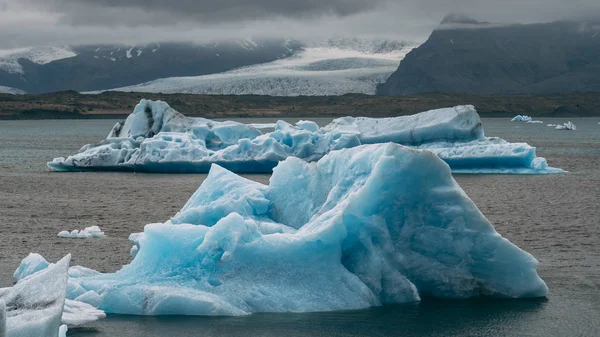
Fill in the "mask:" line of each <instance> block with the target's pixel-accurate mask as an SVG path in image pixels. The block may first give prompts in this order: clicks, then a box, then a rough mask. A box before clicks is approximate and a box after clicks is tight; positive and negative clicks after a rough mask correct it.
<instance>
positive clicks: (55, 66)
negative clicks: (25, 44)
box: [0, 39, 301, 93]
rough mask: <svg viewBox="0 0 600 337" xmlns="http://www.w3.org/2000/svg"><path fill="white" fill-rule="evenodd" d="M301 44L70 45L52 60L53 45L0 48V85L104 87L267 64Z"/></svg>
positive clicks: (48, 89) (36, 90) (44, 88)
mask: <svg viewBox="0 0 600 337" xmlns="http://www.w3.org/2000/svg"><path fill="white" fill-rule="evenodd" d="M300 47H301V45H300V44H299V43H297V42H294V41H290V40H283V39H282V40H268V41H256V42H255V41H253V40H250V39H246V40H241V41H229V42H218V43H210V44H203V45H197V44H182V43H164V44H156V45H154V44H153V45H146V46H74V47H70V49H69V51H71V54H66V53H63V54H60V53H58V52H56V53H55V54H57V55H55V56H54V59H52V57H51V55H52V53H51V52H50V51H51V50H54V49H52V48H55V47H47V48H41V49H42V50H40V48H37V49H28V50H17V51H16V52H15V51H9V52H6V51H4V52H0V85H3V86H9V87H14V88H18V89H21V90H24V91H27V92H29V93H44V92H53V91H60V90H77V91H89V90H101V89H109V88H115V87H121V86H127V85H133V84H138V83H142V82H146V81H151V80H155V79H158V78H163V77H172V76H197V75H204V74H212V73H219V72H224V71H228V70H231V69H235V68H238V67H243V66H248V65H253V64H257V63H264V62H271V61H274V60H277V59H280V58H285V57H288V56H290V55H293V54H294V52H295V51H297V50H298V49H299V48H300ZM55 49H56V48H55ZM55 51H56V50H55ZM36 53H37V54H41V56H40V55H37V54H36ZM36 55H37V56H36ZM46 61H47V62H46Z"/></svg>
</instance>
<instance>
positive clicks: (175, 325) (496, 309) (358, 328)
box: [69, 299, 547, 337]
mask: <svg viewBox="0 0 600 337" xmlns="http://www.w3.org/2000/svg"><path fill="white" fill-rule="evenodd" d="M546 303H547V301H546V300H545V299H537V300H498V301H491V300H467V301H438V300H425V301H423V302H421V303H414V304H406V305H394V306H385V307H379V308H371V309H367V310H356V311H337V312H324V313H306V314H289V313H287V314H272V313H263V314H254V315H250V316H243V317H185V316H172V317H165V316H163V317H142V316H123V315H111V316H109V317H108V319H107V320H105V321H103V322H98V323H97V324H96V326H95V327H93V328H89V327H88V328H81V329H71V330H69V332H71V334H70V336H92V335H98V334H99V333H101V334H102V335H114V336H124V337H125V336H147V337H152V336H181V337H185V336H203V337H221V336H264V337H271V336H272V337H275V336H277V337H279V336H285V337H301V336H302V337H304V336H306V337H308V336H311V337H315V336H405V337H410V336H483V335H490V336H491V335H493V336H500V335H507V336H508V335H515V334H514V332H515V331H516V330H515V329H516V328H518V329H519V330H520V331H521V332H522V334H518V335H527V334H528V333H527V329H521V328H522V327H525V328H527V327H529V328H535V326H533V325H529V324H528V321H529V317H530V316H531V315H532V314H534V313H536V312H538V311H540V310H542V309H543V308H544V306H545V305H546ZM531 332H533V331H531ZM538 332H539V331H538Z"/></svg>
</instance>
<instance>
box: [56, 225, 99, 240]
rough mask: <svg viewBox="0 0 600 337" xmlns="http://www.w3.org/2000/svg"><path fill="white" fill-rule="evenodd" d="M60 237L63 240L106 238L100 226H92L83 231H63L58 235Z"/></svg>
mask: <svg viewBox="0 0 600 337" xmlns="http://www.w3.org/2000/svg"><path fill="white" fill-rule="evenodd" d="M58 236H59V237H61V238H71V239H88V238H101V237H104V236H105V235H104V232H103V231H102V230H101V229H100V227H98V226H91V227H86V228H84V229H82V230H81V231H80V230H78V229H74V230H72V231H70V232H69V231H61V232H60V233H58Z"/></svg>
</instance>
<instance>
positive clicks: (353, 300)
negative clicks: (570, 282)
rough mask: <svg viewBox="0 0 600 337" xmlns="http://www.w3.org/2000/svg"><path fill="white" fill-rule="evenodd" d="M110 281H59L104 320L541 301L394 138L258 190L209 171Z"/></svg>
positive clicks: (298, 166) (516, 266)
mask: <svg viewBox="0 0 600 337" xmlns="http://www.w3.org/2000/svg"><path fill="white" fill-rule="evenodd" d="M132 240H133V241H134V242H135V243H136V247H138V251H137V254H136V255H135V258H134V259H133V261H132V262H131V263H130V264H129V265H126V266H124V267H123V268H122V269H121V270H119V271H118V272H116V273H109V274H100V273H96V272H93V271H90V270H88V271H85V270H84V269H81V271H85V272H77V273H70V276H71V278H70V281H69V293H68V297H69V298H70V299H74V300H77V301H82V302H86V303H89V304H91V305H93V306H95V307H98V308H100V309H103V310H105V311H107V312H109V313H122V314H137V315H176V314H184V315H244V314H249V313H253V312H290V311H291V312H309V311H324V310H340V309H358V308H366V307H369V306H376V305H382V304H385V303H404V302H413V301H418V300H420V298H421V297H422V296H433V297H439V298H468V297H473V296H490V297H499V298H522V297H542V296H545V295H546V293H547V291H548V289H547V287H546V284H545V283H544V282H543V281H542V280H541V279H540V278H539V276H538V274H537V272H536V266H537V261H536V260H535V258H534V257H533V256H531V255H530V254H528V253H526V252H524V251H522V250H521V249H519V248H518V247H517V246H515V245H513V244H512V243H510V242H509V241H508V240H506V239H504V238H503V237H502V236H500V235H499V234H498V233H497V232H496V231H495V230H494V228H493V226H492V225H491V224H490V223H489V222H488V220H487V219H486V218H485V217H484V216H483V215H482V214H481V212H480V211H479V210H478V209H477V207H476V206H475V204H474V203H473V202H472V201H471V200H470V199H469V198H468V197H467V196H466V194H465V193H464V192H463V191H462V189H461V188H460V187H459V186H458V184H457V183H456V182H455V181H454V179H453V178H452V175H451V171H450V169H449V167H448V165H447V164H445V163H444V162H443V161H442V160H440V159H439V157H437V156H436V155H435V154H433V153H432V152H430V151H421V150H415V149H411V148H408V147H404V146H401V145H397V144H392V143H388V144H375V145H362V146H359V147H356V148H354V149H343V150H339V151H332V152H331V153H329V154H327V155H325V156H324V157H323V158H321V159H320V160H319V161H318V162H316V163H308V162H306V161H303V160H301V159H299V158H294V157H290V158H288V159H287V160H285V161H283V162H282V163H280V164H279V165H278V166H277V167H276V168H275V169H274V172H273V175H272V177H271V180H270V184H269V185H268V186H266V185H262V184H260V183H257V182H254V181H250V180H247V179H245V178H242V177H240V176H238V175H236V174H234V173H232V172H230V171H228V170H226V169H224V168H222V167H219V166H217V165H213V166H212V169H211V170H210V173H209V175H208V177H207V178H206V180H205V181H204V182H203V183H202V185H201V186H200V188H199V189H198V190H197V191H196V193H194V195H193V196H192V197H191V198H190V199H189V201H188V202H187V203H186V204H185V205H184V207H183V208H182V209H181V211H180V212H178V213H177V214H176V215H175V216H174V217H173V218H172V219H171V220H169V221H167V222H166V223H162V224H149V225H147V226H145V228H144V232H143V233H142V234H136V235H134V236H133V238H132Z"/></svg>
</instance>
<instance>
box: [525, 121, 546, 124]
mask: <svg viewBox="0 0 600 337" xmlns="http://www.w3.org/2000/svg"><path fill="white" fill-rule="evenodd" d="M527 123H528V124H543V123H544V121H534V120H530V121H527Z"/></svg>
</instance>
